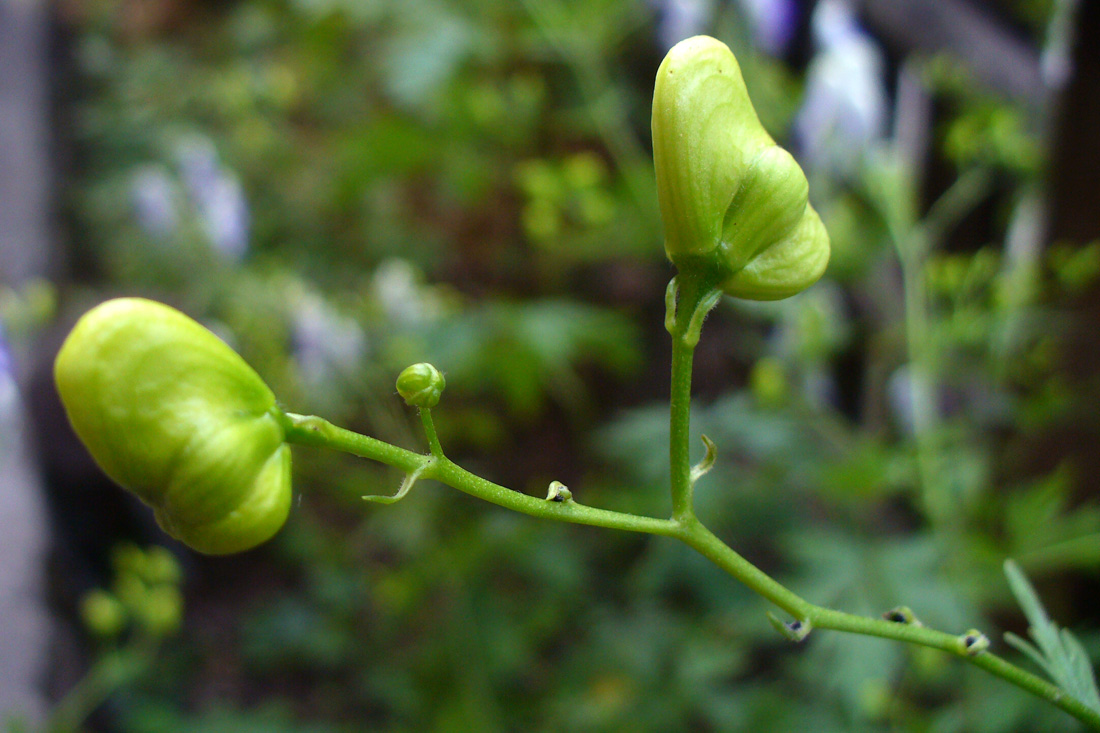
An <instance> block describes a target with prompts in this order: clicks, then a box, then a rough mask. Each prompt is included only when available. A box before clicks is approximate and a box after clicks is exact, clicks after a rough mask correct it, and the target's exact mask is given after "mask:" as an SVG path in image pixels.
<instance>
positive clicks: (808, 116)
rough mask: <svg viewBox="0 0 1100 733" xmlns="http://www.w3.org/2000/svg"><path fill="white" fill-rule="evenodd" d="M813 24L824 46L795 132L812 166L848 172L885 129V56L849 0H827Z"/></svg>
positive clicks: (811, 73) (809, 80)
mask: <svg viewBox="0 0 1100 733" xmlns="http://www.w3.org/2000/svg"><path fill="white" fill-rule="evenodd" d="M812 23H813V32H814V39H815V42H816V43H817V46H818V48H819V51H818V53H817V55H816V56H814V59H813V61H812V62H811V63H810V69H809V72H808V73H807V79H806V94H805V98H804V99H803V102H802V108H801V110H799V112H798V116H797V117H796V119H795V122H794V135H795V139H796V141H797V143H798V147H799V150H800V151H801V154H802V159H803V161H804V162H805V163H806V164H807V165H808V166H810V167H811V168H815V169H818V170H823V171H826V172H833V173H835V174H838V175H841V176H846V175H850V174H851V173H853V172H854V171H855V169H856V168H857V167H858V165H859V163H860V161H861V160H862V157H863V155H864V153H866V152H867V150H868V149H870V148H871V147H872V146H873V145H874V144H875V143H876V142H877V141H879V140H881V139H882V137H883V135H884V133H885V127H886V115H887V98H886V90H885V87H884V85H883V81H882V77H883V72H884V67H885V61H884V59H883V56H882V52H881V51H880V50H879V48H878V46H877V44H876V43H875V42H874V40H873V39H872V38H871V37H870V36H868V35H867V34H866V33H865V32H864V31H863V29H862V28H860V26H859V23H858V22H857V20H856V16H855V13H854V11H853V10H852V8H851V6H850V5H849V4H848V3H847V2H846V1H845V0H822V2H820V3H819V4H818V6H817V8H816V9H815V10H814V15H813V20H812Z"/></svg>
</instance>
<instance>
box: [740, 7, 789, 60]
mask: <svg viewBox="0 0 1100 733" xmlns="http://www.w3.org/2000/svg"><path fill="white" fill-rule="evenodd" d="M738 4H739V5H740V6H741V12H742V13H744V15H745V20H746V21H748V24H749V31H750V32H751V33H752V40H753V43H755V44H756V46H757V47H758V48H760V49H761V50H763V51H764V52H765V53H767V54H770V55H772V56H781V55H782V54H783V53H784V52H785V51H786V50H787V46H788V45H790V42H791V39H792V38H793V37H794V33H795V30H796V29H797V28H798V3H797V2H796V1H795V0H738Z"/></svg>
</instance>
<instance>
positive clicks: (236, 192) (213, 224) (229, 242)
mask: <svg viewBox="0 0 1100 733" xmlns="http://www.w3.org/2000/svg"><path fill="white" fill-rule="evenodd" d="M176 161H177V163H178V165H179V170H180V176H181V177H182V178H183V183H184V186H185V187H186V189H187V193H188V196H189V197H190V199H191V201H192V203H193V204H194V206H195V209H196V211H197V213H198V215H199V219H200V221H201V223H202V227H203V231H204V232H205V234H206V236H207V238H208V239H209V240H210V244H211V245H212V246H213V247H214V249H216V250H217V251H218V252H220V253H222V254H223V255H224V256H225V257H226V258H228V259H229V260H231V261H233V262H239V261H240V260H241V259H242V258H243V257H244V255H245V253H246V252H247V251H248V235H249V227H250V225H251V218H250V216H249V212H248V202H247V201H246V200H245V196H244V189H243V188H242V187H241V184H240V181H239V180H238V179H237V176H236V175H234V174H233V172H232V171H229V170H226V169H225V168H223V167H222V165H221V162H220V161H219V160H218V153H217V150H216V149H215V148H214V144H213V143H212V142H211V141H210V140H209V139H207V138H205V137H197V136H196V137H191V138H188V139H186V140H185V141H184V142H182V143H180V145H179V146H178V147H177V149H176Z"/></svg>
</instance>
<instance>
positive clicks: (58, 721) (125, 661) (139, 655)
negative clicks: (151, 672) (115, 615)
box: [45, 634, 157, 733]
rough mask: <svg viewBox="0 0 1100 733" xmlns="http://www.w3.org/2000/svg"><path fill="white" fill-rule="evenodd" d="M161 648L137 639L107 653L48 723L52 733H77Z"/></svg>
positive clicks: (147, 638)
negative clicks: (157, 649)
mask: <svg viewBox="0 0 1100 733" xmlns="http://www.w3.org/2000/svg"><path fill="white" fill-rule="evenodd" d="M156 648H157V644H156V642H155V641H154V640H152V639H150V638H149V637H147V636H144V635H140V634H139V635H135V636H134V637H132V638H131V639H130V641H129V642H127V644H126V645H125V646H124V647H122V648H121V649H116V650H113V651H110V652H107V653H106V654H104V655H103V656H102V657H100V658H99V659H98V660H96V662H95V664H93V665H92V667H91V668H90V669H89V670H88V672H87V673H86V674H85V675H84V678H83V679H81V680H80V681H79V682H78V683H77V684H76V686H74V687H73V688H72V689H71V690H69V692H68V693H66V695H65V696H64V697H63V698H62V699H61V701H60V702H59V703H58V704H57V706H56V707H55V708H54V711H53V714H52V715H51V716H50V719H49V721H48V722H47V723H46V727H45V730H46V731H49V733H74V732H75V731H78V730H81V729H82V724H83V723H84V721H85V720H87V719H88V716H90V715H91V714H92V713H94V712H95V711H96V709H97V708H98V707H99V706H100V705H102V704H103V703H104V702H106V701H107V699H108V698H109V697H110V696H111V695H112V694H113V693H114V692H116V691H117V690H118V689H120V688H121V687H124V686H125V685H128V684H130V683H131V682H133V681H134V680H136V679H138V678H139V677H140V676H141V675H142V674H143V673H144V671H145V670H146V669H147V668H148V666H149V665H150V663H151V662H152V660H153V654H154V652H155V651H156Z"/></svg>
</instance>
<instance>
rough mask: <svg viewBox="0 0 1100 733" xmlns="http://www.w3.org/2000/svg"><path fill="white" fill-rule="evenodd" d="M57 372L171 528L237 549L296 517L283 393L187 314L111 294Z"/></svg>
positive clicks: (114, 458)
mask: <svg viewBox="0 0 1100 733" xmlns="http://www.w3.org/2000/svg"><path fill="white" fill-rule="evenodd" d="M54 377H55V380H56V382H57V391H58V394H60V395H61V401H62V403H63V404H64V405H65V411H66V412H67V413H68V415H69V420H70V422H72V425H73V428H74V429H75V430H76V434H77V435H79V436H80V439H81V440H82V441H83V442H84V445H85V446H87V448H88V451H89V452H90V453H91V454H92V457H93V458H95V460H96V462H97V463H98V464H99V465H100V467H101V468H102V469H103V470H104V471H105V472H106V473H107V475H108V476H110V477H111V478H112V479H114V480H115V481H117V482H118V483H119V484H121V485H122V486H123V487H124V488H126V489H129V490H130V491H132V492H133V493H134V494H136V495H137V497H138V498H139V499H141V500H142V501H144V502H145V503H146V504H148V505H150V506H151V507H152V508H153V510H154V516H155V517H156V520H157V522H158V523H159V524H160V526H161V527H162V528H163V529H164V530H165V531H166V532H167V533H168V534H170V535H172V536H173V537H175V538H177V539H179V540H180V541H182V542H184V543H186V544H187V545H189V546H190V547H192V548H194V549H196V550H198V551H199V552H205V553H209V554H227V553H231V552H241V551H243V550H247V549H249V548H251V547H254V546H256V545H258V544H260V543H261V542H264V541H266V540H267V539H269V538H270V537H271V536H272V535H273V534H275V533H276V532H277V531H278V530H279V528H280V527H282V525H283V523H284V522H285V521H286V517H287V514H288V512H289V511H290V493H291V491H290V448H289V447H288V446H287V445H286V443H285V442H284V437H285V436H284V433H283V427H282V423H281V421H280V418H281V412H280V411H279V409H278V407H277V406H276V404H275V396H274V395H273V394H272V393H271V390H270V389H268V387H267V385H266V384H264V382H263V380H261V379H260V377H259V375H257V374H256V372H254V371H253V370H252V368H251V367H250V366H248V364H246V363H245V361H244V360H243V359H242V358H241V357H240V356H238V355H237V354H236V352H234V351H233V350H232V349H230V348H229V347H228V346H227V345H226V344H225V342H223V341H222V340H221V339H219V338H218V337H217V336H215V335H214V334H213V333H211V332H210V331H208V330H207V329H205V328H203V327H202V326H201V325H199V324H198V323H196V322H195V321H193V320H191V319H190V318H188V317H187V316H185V315H184V314H182V313H180V312H179V311H177V310H175V309H173V308H169V307H168V306H166V305H162V304H160V303H155V302H153V301H150V300H143V299H141V298H118V299H116V300H110V301H107V302H106V303H103V304H101V305H99V306H97V307H95V308H93V309H92V310H91V311H89V312H88V313H86V314H84V316H83V317H82V318H81V319H80V320H79V321H78V322H77V324H76V326H75V327H74V328H73V330H72V333H70V334H69V336H68V338H66V339H65V343H64V344H63V345H62V347H61V351H60V352H59V353H58V355H57V361H56V362H55V364H54ZM139 554H140V553H139ZM129 561H130V562H134V563H137V564H139V565H140V564H143V563H142V562H138V560H137V558H136V557H135V558H130V560H129Z"/></svg>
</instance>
